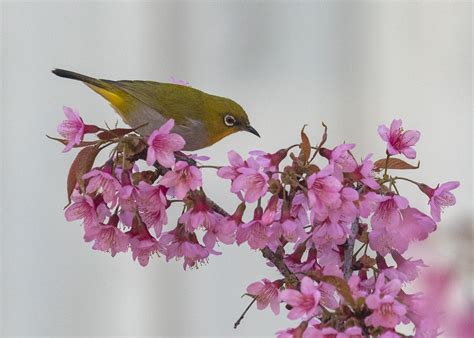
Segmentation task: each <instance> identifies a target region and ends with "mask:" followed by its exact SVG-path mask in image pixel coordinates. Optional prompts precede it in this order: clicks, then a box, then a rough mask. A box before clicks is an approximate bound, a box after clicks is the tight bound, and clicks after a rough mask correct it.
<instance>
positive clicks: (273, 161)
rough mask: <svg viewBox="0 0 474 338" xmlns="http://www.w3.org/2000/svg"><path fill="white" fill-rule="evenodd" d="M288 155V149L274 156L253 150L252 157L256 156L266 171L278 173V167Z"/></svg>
mask: <svg viewBox="0 0 474 338" xmlns="http://www.w3.org/2000/svg"><path fill="white" fill-rule="evenodd" d="M287 154H288V149H280V150H278V151H277V152H275V153H273V154H269V153H267V152H265V151H261V150H253V151H251V152H250V155H252V156H255V159H256V161H257V162H258V163H259V164H260V165H261V166H262V167H263V169H264V171H269V172H275V171H278V166H279V164H280V163H281V161H283V160H284V159H285V157H286V156H287Z"/></svg>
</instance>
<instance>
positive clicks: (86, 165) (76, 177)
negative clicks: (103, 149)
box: [67, 146, 100, 202]
mask: <svg viewBox="0 0 474 338" xmlns="http://www.w3.org/2000/svg"><path fill="white" fill-rule="evenodd" d="M99 151H100V148H99V147H97V146H88V147H86V148H84V149H82V150H81V151H80V152H79V153H78V154H77V156H76V158H75V159H74V161H73V162H72V164H71V168H70V169H69V174H68V175H67V196H68V200H69V202H70V201H71V194H72V191H73V190H74V187H75V186H76V183H77V182H82V176H83V175H84V174H85V173H87V172H89V171H90V170H91V169H92V166H93V165H94V161H95V158H96V157H97V154H98V153H99Z"/></svg>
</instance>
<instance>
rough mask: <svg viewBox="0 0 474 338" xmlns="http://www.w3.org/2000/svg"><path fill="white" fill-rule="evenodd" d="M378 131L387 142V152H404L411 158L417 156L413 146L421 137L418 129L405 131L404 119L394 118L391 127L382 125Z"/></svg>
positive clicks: (395, 153)
mask: <svg viewBox="0 0 474 338" xmlns="http://www.w3.org/2000/svg"><path fill="white" fill-rule="evenodd" d="M378 132H379V135H380V137H381V138H382V140H384V141H386V142H387V152H388V153H389V154H390V155H397V154H403V155H405V156H406V157H408V158H410V159H413V158H415V157H416V151H415V149H413V148H411V146H414V145H415V144H416V143H417V142H418V140H419V139H420V132H419V131H418V130H407V131H404V130H403V129H402V120H393V121H392V124H391V125H390V129H388V127H386V126H384V125H380V126H379V128H378Z"/></svg>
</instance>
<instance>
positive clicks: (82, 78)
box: [52, 68, 105, 89]
mask: <svg viewBox="0 0 474 338" xmlns="http://www.w3.org/2000/svg"><path fill="white" fill-rule="evenodd" d="M52 72H53V74H55V75H57V76H59V77H64V78H66V79H73V80H79V81H82V82H85V83H86V84H90V85H93V86H96V87H99V88H104V89H105V83H104V82H103V81H101V80H98V79H95V78H93V77H90V76H86V75H82V74H79V73H75V72H71V71H70V70H65V69H59V68H56V69H53V70H52Z"/></svg>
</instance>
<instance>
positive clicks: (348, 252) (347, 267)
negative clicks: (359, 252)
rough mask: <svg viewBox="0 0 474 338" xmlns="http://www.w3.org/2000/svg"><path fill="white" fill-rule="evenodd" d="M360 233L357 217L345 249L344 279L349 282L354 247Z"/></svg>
mask: <svg viewBox="0 0 474 338" xmlns="http://www.w3.org/2000/svg"><path fill="white" fill-rule="evenodd" d="M358 232H359V218H358V217H357V218H356V219H355V220H354V222H352V226H351V233H350V235H349V238H348V239H347V242H346V244H345V248H344V263H343V265H342V271H343V272H344V279H345V280H348V279H349V278H350V277H351V275H352V259H353V255H354V245H355V240H356V237H357V233H358Z"/></svg>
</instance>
